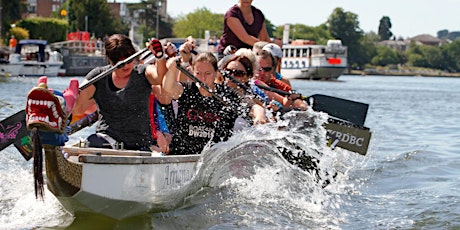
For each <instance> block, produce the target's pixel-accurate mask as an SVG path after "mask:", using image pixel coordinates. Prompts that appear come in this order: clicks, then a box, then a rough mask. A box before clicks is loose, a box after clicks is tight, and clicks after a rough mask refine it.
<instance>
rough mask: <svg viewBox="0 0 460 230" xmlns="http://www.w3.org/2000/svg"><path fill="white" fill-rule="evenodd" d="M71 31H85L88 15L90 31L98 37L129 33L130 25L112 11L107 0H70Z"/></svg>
mask: <svg viewBox="0 0 460 230" xmlns="http://www.w3.org/2000/svg"><path fill="white" fill-rule="evenodd" d="M67 15H68V18H69V22H70V25H69V28H70V31H84V30H85V27H86V25H85V23H86V20H85V17H87V19H88V20H87V25H88V32H90V33H91V34H94V35H95V36H96V37H104V36H105V35H107V34H114V33H121V34H128V30H129V28H128V25H126V24H124V23H123V22H122V21H121V19H120V18H119V17H115V16H114V15H113V14H112V13H111V12H110V8H109V5H108V4H107V1H106V0H69V12H68V13H67Z"/></svg>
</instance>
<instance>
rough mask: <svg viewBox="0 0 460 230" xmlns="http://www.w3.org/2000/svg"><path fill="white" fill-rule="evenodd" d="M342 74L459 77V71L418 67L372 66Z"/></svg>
mask: <svg viewBox="0 0 460 230" xmlns="http://www.w3.org/2000/svg"><path fill="white" fill-rule="evenodd" d="M344 75H363V76H366V75H383V76H417V77H423V76H425V77H460V73H449V72H446V71H442V70H437V69H428V68H419V67H396V68H394V67H393V68H390V67H374V68H366V69H364V70H351V71H346V72H345V73H344Z"/></svg>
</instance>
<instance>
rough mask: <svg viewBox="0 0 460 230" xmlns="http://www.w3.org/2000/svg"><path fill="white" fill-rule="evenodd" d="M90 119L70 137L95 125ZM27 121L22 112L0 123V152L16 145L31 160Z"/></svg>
mask: <svg viewBox="0 0 460 230" xmlns="http://www.w3.org/2000/svg"><path fill="white" fill-rule="evenodd" d="M147 51H149V49H148V48H144V49H142V50H140V51H138V52H136V53H135V54H133V55H131V56H130V57H128V58H126V59H125V60H122V61H119V62H117V64H115V65H114V66H112V67H110V68H109V69H107V70H106V71H104V72H102V73H100V74H99V75H97V76H96V77H94V78H92V79H91V80H89V81H87V82H86V83H84V84H82V85H81V86H80V87H79V90H80V91H81V90H83V89H85V88H87V87H88V86H90V85H92V84H94V83H95V82H97V81H99V80H101V79H102V78H104V77H106V76H107V75H109V74H111V73H112V72H113V71H115V70H116V69H119V68H122V67H123V66H125V65H126V64H128V63H130V62H132V61H134V59H136V58H137V57H139V56H140V55H142V54H143V53H145V52H147ZM90 117H91V114H90V115H87V116H86V117H84V118H82V119H80V120H79V121H77V122H75V124H77V125H78V124H79V126H72V124H71V125H70V126H69V127H68V129H70V130H73V131H72V132H68V133H67V134H68V135H70V134H72V133H74V132H76V131H78V130H80V129H83V128H84V127H87V126H88V125H91V124H92V123H94V122H92V123H91V122H87V123H85V121H86V120H90V119H89V118H90ZM94 117H96V118H97V116H92V117H91V118H94ZM25 119H26V113H25V111H24V110H21V111H19V112H17V113H15V114H13V115H12V116H10V117H8V118H6V119H4V120H2V121H1V122H0V151H1V150H3V149H5V148H6V147H8V146H9V145H11V144H13V143H14V146H15V147H16V148H17V149H18V151H19V152H20V153H21V154H22V156H23V157H24V158H25V159H26V160H29V159H30V158H31V157H32V146H31V139H30V135H29V134H30V132H29V130H27V127H26V122H25Z"/></svg>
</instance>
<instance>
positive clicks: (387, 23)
mask: <svg viewBox="0 0 460 230" xmlns="http://www.w3.org/2000/svg"><path fill="white" fill-rule="evenodd" d="M378 33H379V36H380V41H385V40H390V38H391V37H392V36H393V33H392V32H391V20H390V18H389V17H388V16H383V17H382V19H380V24H379V32H378Z"/></svg>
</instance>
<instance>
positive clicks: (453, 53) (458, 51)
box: [441, 40, 460, 72]
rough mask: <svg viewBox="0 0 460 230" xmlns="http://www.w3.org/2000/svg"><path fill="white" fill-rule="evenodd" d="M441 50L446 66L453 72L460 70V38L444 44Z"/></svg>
mask: <svg viewBox="0 0 460 230" xmlns="http://www.w3.org/2000/svg"><path fill="white" fill-rule="evenodd" d="M441 51H442V53H443V56H444V60H445V62H446V68H447V70H449V71H452V72H459V71H460V40H455V41H453V42H452V43H450V44H446V45H443V46H442V47H441Z"/></svg>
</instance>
